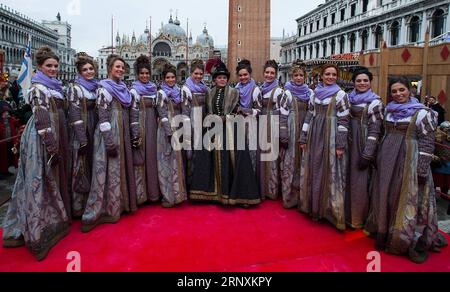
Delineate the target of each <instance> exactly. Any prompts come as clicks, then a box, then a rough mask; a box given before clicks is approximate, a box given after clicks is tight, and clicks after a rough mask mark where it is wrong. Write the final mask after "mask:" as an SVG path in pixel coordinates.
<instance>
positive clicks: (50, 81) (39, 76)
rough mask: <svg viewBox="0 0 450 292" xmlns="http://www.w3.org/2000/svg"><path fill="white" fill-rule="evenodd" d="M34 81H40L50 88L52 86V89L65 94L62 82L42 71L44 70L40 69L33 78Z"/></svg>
mask: <svg viewBox="0 0 450 292" xmlns="http://www.w3.org/2000/svg"><path fill="white" fill-rule="evenodd" d="M31 82H32V83H39V84H42V85H44V86H46V87H48V88H50V89H51V90H54V91H57V92H59V93H61V95H63V96H64V90H63V87H62V82H61V81H59V80H58V79H56V78H50V77H48V76H47V75H45V74H44V73H42V71H38V72H37V73H36V74H35V75H34V76H33V78H32V79H31Z"/></svg>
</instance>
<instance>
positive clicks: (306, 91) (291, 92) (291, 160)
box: [280, 61, 313, 208]
mask: <svg viewBox="0 0 450 292" xmlns="http://www.w3.org/2000/svg"><path fill="white" fill-rule="evenodd" d="M306 77H307V75H306V67H305V65H304V63H303V62H301V61H296V62H294V64H292V69H291V78H292V79H291V81H289V82H288V83H286V85H285V94H286V98H287V102H288V105H289V109H290V113H289V119H288V131H289V142H288V147H287V149H286V153H285V155H284V157H283V159H282V161H281V165H280V170H281V186H282V188H281V191H282V195H283V203H284V207H285V208H295V207H297V206H298V198H299V196H300V164H301V161H302V153H303V151H302V149H301V148H300V143H298V141H299V140H300V134H301V132H302V128H303V123H304V122H305V118H306V115H307V113H308V105H309V101H310V98H311V96H312V95H313V91H312V90H311V89H310V88H309V86H308V85H307V84H306V83H305V79H306Z"/></svg>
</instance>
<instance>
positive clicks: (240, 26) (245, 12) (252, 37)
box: [228, 0, 270, 82]
mask: <svg viewBox="0 0 450 292" xmlns="http://www.w3.org/2000/svg"><path fill="white" fill-rule="evenodd" d="M229 10H230V13H229V24H228V70H230V72H231V73H232V75H231V81H237V77H236V74H235V69H236V66H237V63H238V61H239V60H242V59H248V60H250V61H251V63H252V67H253V78H254V79H255V80H256V81H257V82H258V81H263V67H264V64H265V62H266V61H267V60H269V58H270V0H256V1H255V0H229Z"/></svg>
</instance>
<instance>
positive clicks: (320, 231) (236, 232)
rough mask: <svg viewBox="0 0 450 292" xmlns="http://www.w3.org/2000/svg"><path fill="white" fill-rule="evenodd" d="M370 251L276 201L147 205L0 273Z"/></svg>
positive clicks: (350, 256)
mask: <svg viewBox="0 0 450 292" xmlns="http://www.w3.org/2000/svg"><path fill="white" fill-rule="evenodd" d="M0 235H1V230H0ZM372 250H373V241H372V240H370V239H368V238H366V237H365V236H364V235H363V234H362V232H360V231H355V232H345V233H341V232H338V231H336V230H335V229H334V228H333V227H331V226H329V225H328V224H326V223H316V222H312V221H310V220H309V218H308V217H307V216H305V215H303V214H299V213H298V212H297V211H296V210H289V211H287V210H284V209H283V208H282V206H281V203H280V202H265V203H264V204H263V205H261V206H260V207H258V208H256V209H251V210H245V209H241V208H223V207H221V206H215V205H212V206H211V205H193V204H185V205H183V206H181V207H179V208H176V209H163V208H161V207H159V206H150V207H145V208H143V209H141V210H140V211H139V212H138V213H137V214H135V215H127V216H124V217H123V218H122V220H121V221H120V222H119V223H118V224H116V225H103V226H100V227H99V228H97V229H96V230H94V231H93V232H91V233H89V234H82V233H81V232H80V223H79V222H76V223H74V226H73V228H72V231H71V233H70V234H69V236H67V237H66V238H65V239H63V240H62V241H61V242H60V243H59V244H58V245H57V246H56V247H55V248H54V249H53V250H52V251H51V252H50V254H49V256H48V258H47V259H46V260H44V261H43V262H41V263H38V262H36V261H35V259H34V258H33V257H32V255H31V253H30V252H29V251H28V250H27V249H26V248H18V249H3V248H0V271H57V272H58V271H59V272H64V271H66V269H67V268H66V267H67V265H68V263H69V260H66V256H67V254H68V253H69V252H71V251H77V252H79V253H80V254H81V270H82V271H84V272H88V271H150V272H152V271H163V272H202V271H205V272H209V271H212V272H222V271H229V272H278V271H281V272H283V271H292V272H300V271H343V272H350V271H356V272H365V271H367V265H368V264H369V260H367V259H366V257H367V254H368V253H369V252H371V251H372ZM381 269H382V271H383V272H389V271H402V272H403V271H411V272H412V271H414V272H416V271H447V272H449V271H450V248H446V249H444V250H443V252H442V253H441V254H431V256H430V259H429V260H428V262H427V263H425V264H423V265H416V264H413V263H411V262H410V261H409V260H408V259H407V258H405V257H396V256H390V255H387V254H384V253H382V254H381Z"/></svg>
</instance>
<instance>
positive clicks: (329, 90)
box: [314, 82, 341, 100]
mask: <svg viewBox="0 0 450 292" xmlns="http://www.w3.org/2000/svg"><path fill="white" fill-rule="evenodd" d="M340 90H341V88H340V87H339V86H338V85H337V84H336V83H335V84H333V85H330V86H325V85H324V84H323V83H322V82H321V83H319V86H317V88H316V90H315V91H314V94H315V96H316V98H317V99H319V100H324V99H327V98H329V97H332V96H333V95H335V94H336V93H338V92H339V91H340Z"/></svg>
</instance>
